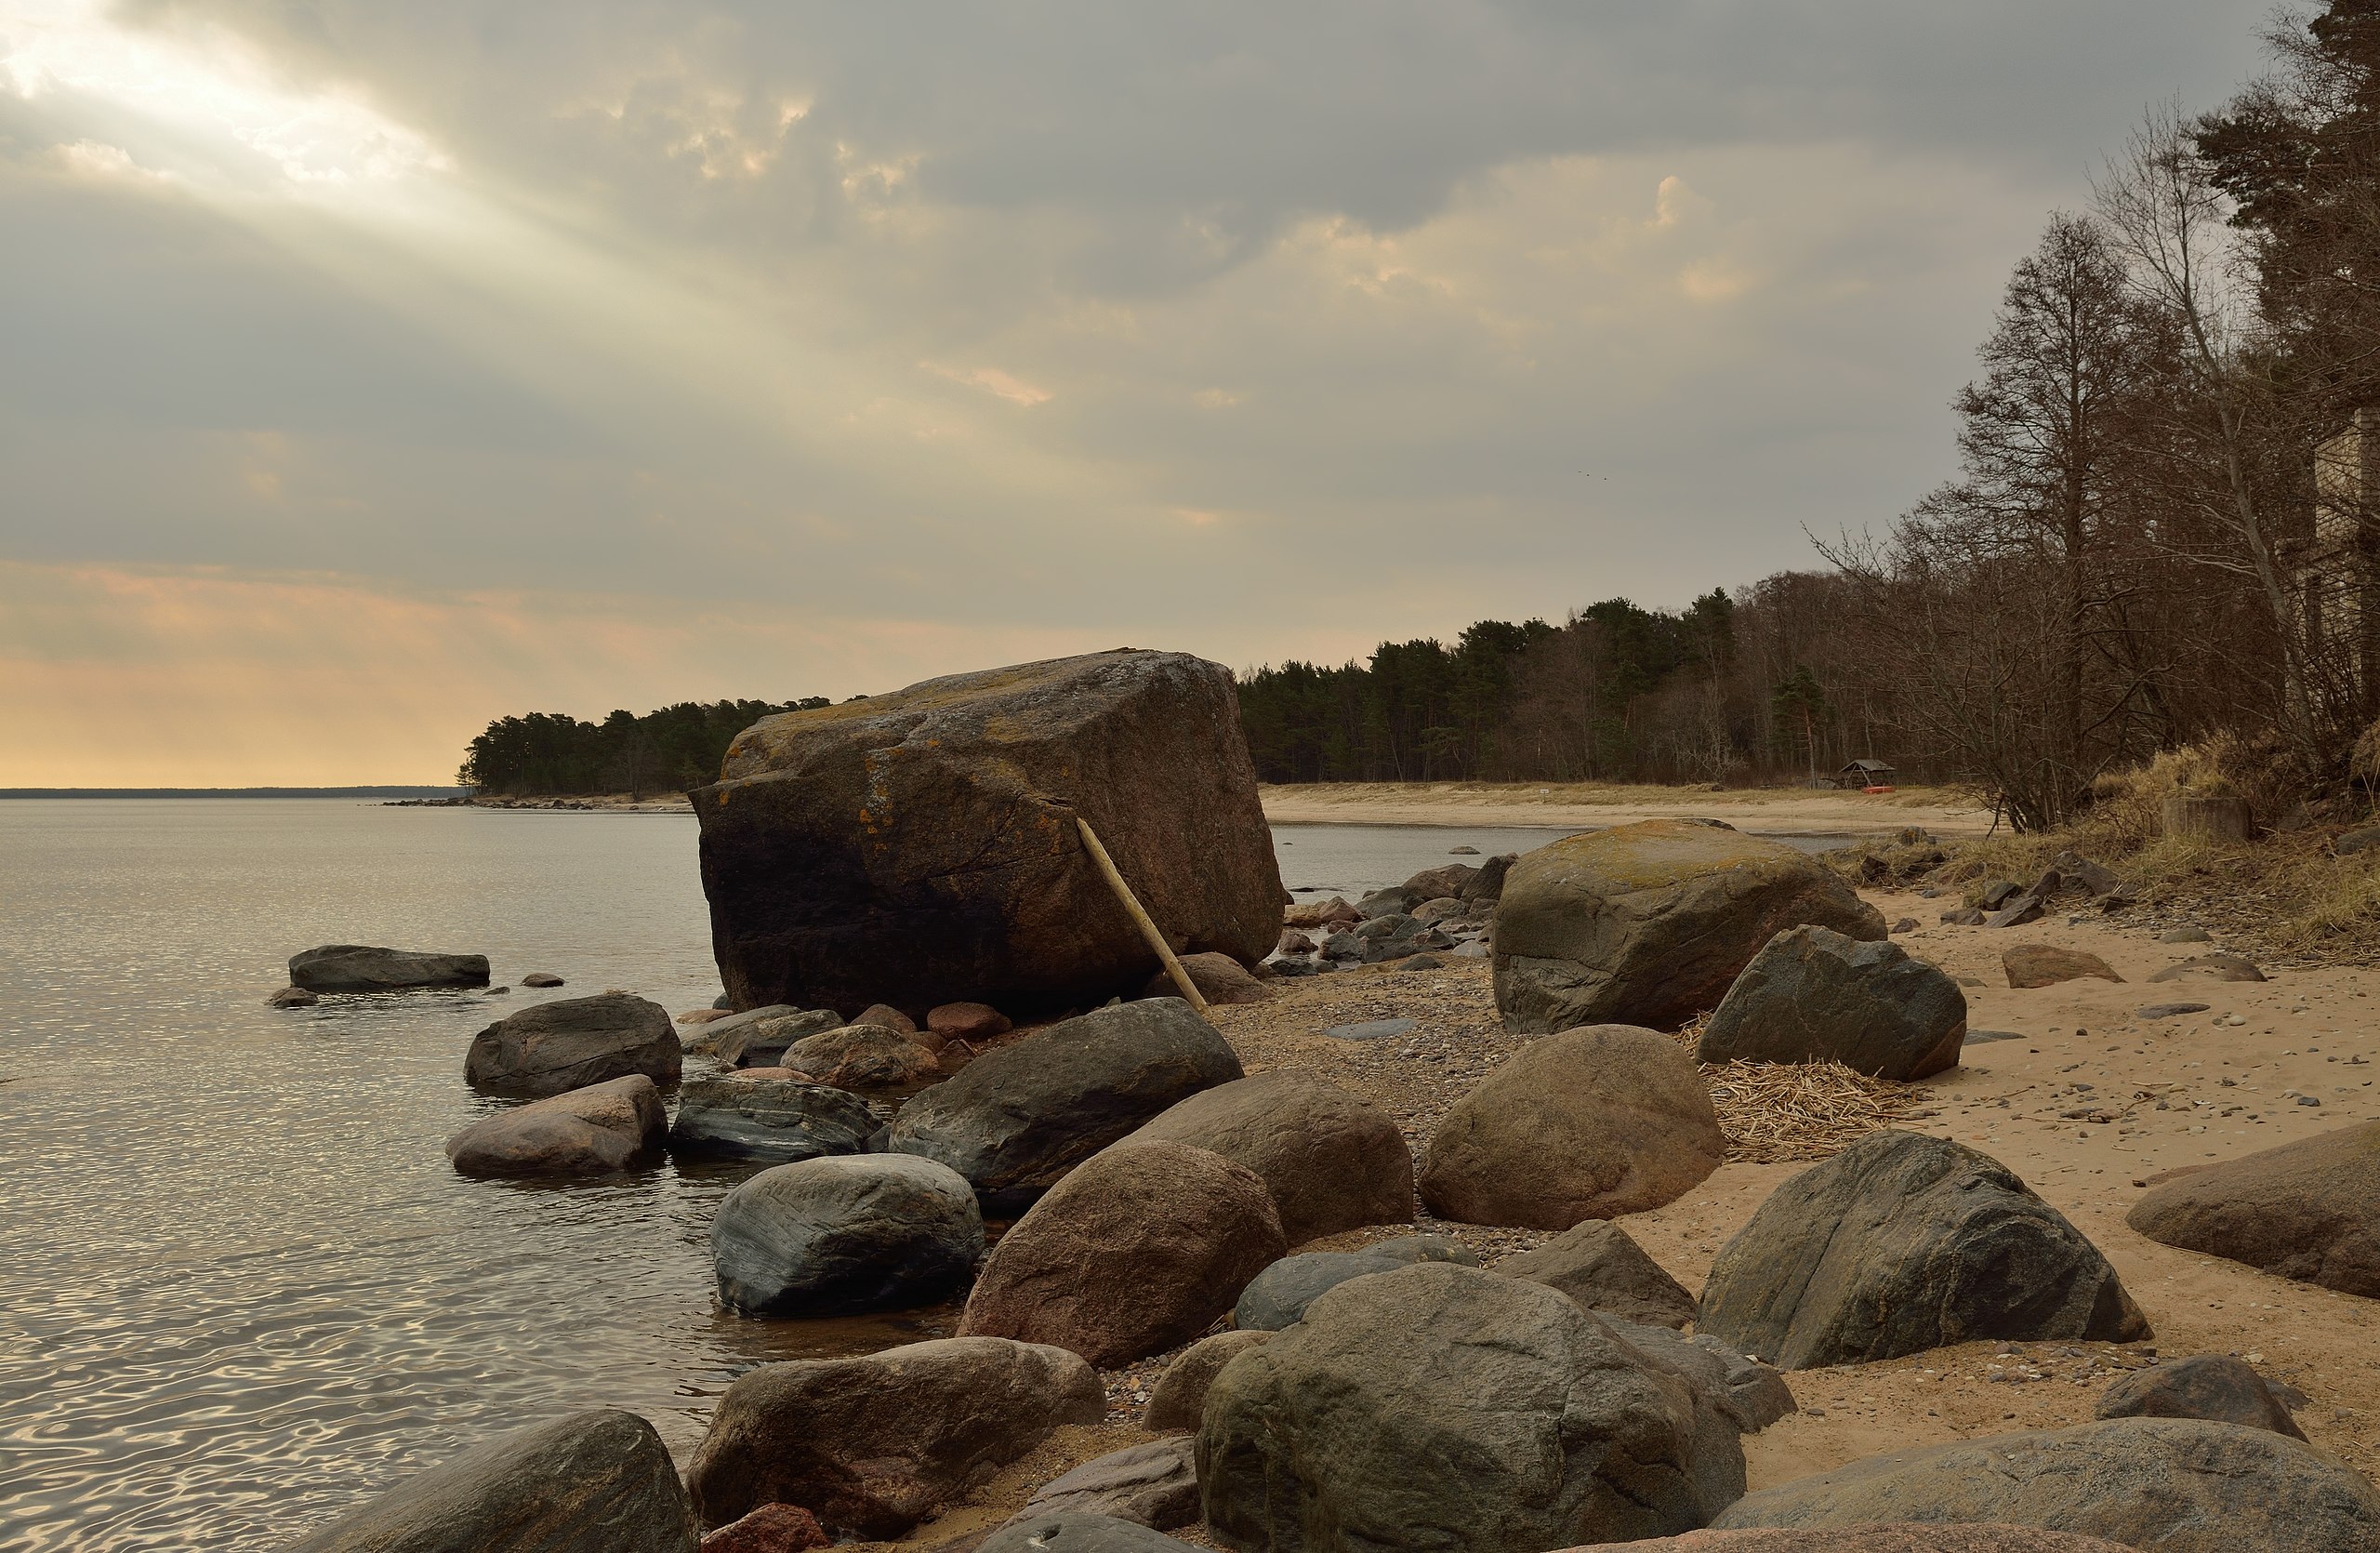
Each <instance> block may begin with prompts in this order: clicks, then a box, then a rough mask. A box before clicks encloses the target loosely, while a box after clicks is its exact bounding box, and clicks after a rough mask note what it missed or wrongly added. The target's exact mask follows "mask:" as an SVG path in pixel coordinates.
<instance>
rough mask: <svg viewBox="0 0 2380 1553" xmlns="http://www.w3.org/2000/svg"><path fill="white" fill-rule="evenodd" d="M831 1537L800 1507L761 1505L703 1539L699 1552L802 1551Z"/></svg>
mask: <svg viewBox="0 0 2380 1553" xmlns="http://www.w3.org/2000/svg"><path fill="white" fill-rule="evenodd" d="M834 1540H835V1539H834V1538H832V1537H830V1536H828V1535H827V1534H826V1532H825V1530H824V1529H823V1528H821V1527H820V1526H819V1524H818V1518H817V1517H816V1516H814V1515H812V1514H811V1513H810V1512H809V1511H808V1510H805V1509H803V1508H802V1507H800V1506H799V1505H763V1506H761V1507H760V1508H759V1509H757V1510H754V1511H753V1512H752V1513H751V1514H750V1515H747V1516H746V1517H745V1518H744V1519H743V1520H733V1521H730V1522H728V1523H727V1524H726V1525H724V1526H721V1528H720V1529H719V1530H718V1531H716V1532H713V1533H711V1534H710V1535H708V1536H707V1537H705V1538H703V1546H702V1553H805V1550H806V1549H809V1548H813V1547H826V1546H831V1545H832V1544H833V1542H834Z"/></svg>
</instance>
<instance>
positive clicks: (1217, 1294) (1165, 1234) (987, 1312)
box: [959, 1142, 1283, 1369]
mask: <svg viewBox="0 0 2380 1553" xmlns="http://www.w3.org/2000/svg"><path fill="white" fill-rule="evenodd" d="M1282 1249H1283V1248H1282V1242H1281V1221H1280V1217H1279V1215H1276V1213H1275V1212H1274V1209H1273V1199H1272V1195H1271V1194H1270V1193H1269V1192H1267V1191H1266V1190H1265V1189H1264V1183H1263V1181H1262V1180H1260V1179H1259V1178H1258V1177H1257V1175H1256V1174H1255V1173H1254V1172H1252V1171H1250V1170H1249V1169H1247V1168H1246V1167H1245V1166H1242V1165H1236V1164H1234V1163H1232V1162H1231V1161H1229V1160H1226V1159H1224V1158H1223V1156H1222V1155H1220V1154H1213V1153H1210V1152H1208V1151H1207V1150H1206V1149H1203V1148H1191V1147H1190V1146H1189V1145H1188V1144H1183V1143H1132V1142H1126V1143H1119V1144H1117V1145H1116V1146H1115V1147H1114V1148H1106V1149H1103V1150H1101V1151H1100V1152H1099V1153H1097V1154H1094V1155H1092V1156H1091V1158H1090V1159H1089V1160H1087V1161H1084V1162H1083V1163H1081V1164H1079V1165H1078V1166H1076V1167H1075V1169H1074V1170H1072V1171H1071V1172H1069V1173H1068V1174H1067V1175H1066V1176H1065V1178H1064V1179H1063V1180H1061V1181H1060V1182H1059V1183H1058V1184H1057V1185H1056V1186H1055V1187H1052V1188H1051V1189H1050V1191H1049V1192H1048V1194H1047V1195H1045V1196H1044V1197H1043V1198H1042V1199H1041V1200H1040V1201H1038V1202H1036V1203H1035V1204H1034V1205H1033V1206H1032V1207H1031V1208H1030V1209H1028V1210H1027V1211H1026V1213H1025V1216H1024V1217H1023V1218H1020V1219H1018V1220H1017V1221H1016V1223H1015V1224H1013V1225H1012V1226H1011V1227H1010V1228H1009V1231H1008V1233H1007V1234H1005V1235H1003V1236H1001V1237H1000V1242H999V1244H998V1245H997V1246H995V1247H994V1248H993V1250H992V1254H991V1255H990V1256H989V1257H988V1258H987V1259H986V1260H985V1263H984V1267H983V1270H982V1272H981V1273H980V1274H979V1275H978V1276H977V1278H976V1280H975V1287H974V1290H973V1292H972V1294H969V1295H968V1296H967V1310H966V1313H965V1315H964V1316H962V1317H961V1318H960V1320H959V1334H960V1335H962V1336H986V1337H1012V1338H1015V1339H1017V1340H1019V1341H1021V1342H1027V1343H1048V1344H1051V1345H1053V1346H1055V1347H1062V1348H1066V1349H1070V1350H1072V1351H1073V1352H1075V1353H1078V1354H1080V1355H1082V1356H1083V1357H1084V1358H1085V1359H1087V1360H1089V1361H1091V1362H1092V1363H1093V1364H1096V1365H1099V1366H1100V1367H1102V1368H1103V1369H1105V1368H1112V1367H1114V1366H1116V1365H1118V1364H1125V1363H1129V1362H1131V1361H1133V1360H1135V1359H1140V1358H1143V1357H1144V1356H1146V1355H1148V1354H1153V1353H1157V1352H1160V1351H1162V1350H1164V1349H1166V1348H1170V1347H1173V1346H1174V1345H1175V1344H1177V1343H1183V1342H1187V1341H1188V1340H1189V1339H1191V1338H1193V1337H1196V1336H1197V1335H1198V1334H1200V1333H1202V1332H1204V1331H1206V1330H1207V1328H1208V1327H1210V1326H1211V1325H1212V1324H1214V1321H1215V1318H1216V1317H1218V1316H1220V1315H1222V1314H1223V1312H1224V1311H1226V1310H1229V1309H1230V1308H1231V1307H1232V1302H1233V1301H1234V1300H1236V1299H1237V1298H1238V1297H1239V1292H1240V1290H1242V1289H1243V1288H1245V1287H1247V1285H1248V1281H1249V1280H1250V1279H1251V1278H1254V1277H1255V1276H1256V1275H1257V1273H1259V1272H1260V1271H1262V1270H1263V1268H1264V1266H1265V1265H1266V1264H1267V1263H1269V1262H1271V1261H1273V1260H1274V1259H1276V1257H1278V1256H1279V1255H1280V1254H1281V1252H1282Z"/></svg>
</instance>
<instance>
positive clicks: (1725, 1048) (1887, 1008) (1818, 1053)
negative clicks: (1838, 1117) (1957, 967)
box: [1696, 926, 1967, 1080]
mask: <svg viewBox="0 0 2380 1553" xmlns="http://www.w3.org/2000/svg"><path fill="white" fill-rule="evenodd" d="M1966 1029H1967V999H1966V994H1965V993H1964V992H1962V991H1960V990H1959V984H1958V983H1957V982H1955V981H1953V980H1951V979H1950V977H1949V976H1946V975H1944V974H1943V973H1942V971H1941V970H1940V969H1939V968H1938V967H1937V966H1934V965H1930V964H1928V963H1926V962H1924V961H1923V960H1916V959H1912V958H1911V956H1910V953H1909V951H1908V950H1906V949H1902V948H1901V947H1900V946H1899V945H1898V944H1894V943H1889V942H1884V941H1882V940H1877V939H1859V938H1846V937H1845V936H1843V935H1842V934H1840V933H1837V932H1835V931H1833V930H1832V929H1831V928H1824V927H1811V926H1802V927H1795V928H1788V929H1787V930H1786V931H1784V932H1782V933H1780V934H1778V936H1776V937H1774V938H1772V939H1770V940H1769V941H1768V943H1767V945H1766V947H1765V948H1764V949H1762V950H1761V951H1760V952H1759V953H1758V954H1756V955H1754V956H1753V957H1752V963H1751V964H1749V965H1747V966H1745V967H1744V970H1743V974H1742V975H1741V976H1738V977H1736V981H1735V985H1734V986H1732V987H1730V988H1729V989H1727V995H1726V997H1725V998H1723V999H1721V1000H1720V1002H1719V1007H1718V1009H1717V1010H1716V1011H1715V1012H1714V1013H1713V1014H1712V1015H1711V1019H1710V1022H1709V1023H1708V1024H1706V1025H1705V1026H1704V1027H1703V1029H1702V1042H1701V1047H1700V1050H1699V1051H1698V1052H1697V1053H1696V1055H1697V1057H1698V1058H1699V1060H1701V1061H1703V1062H1776V1063H1793V1062H1839V1063H1841V1064H1843V1065H1844V1066H1845V1068H1848V1069H1852V1070H1853V1071H1854V1072H1858V1073H1865V1074H1867V1075H1868V1076H1869V1077H1870V1078H1875V1079H1897V1080H1906V1079H1923V1078H1926V1077H1929V1076H1930V1075H1932V1074H1935V1073H1939V1072H1941V1071H1942V1070H1943V1069H1946V1068H1955V1067H1957V1066H1958V1062H1959V1043H1960V1042H1961V1041H1962V1040H1963V1039H1964V1037H1965V1035H1966Z"/></svg>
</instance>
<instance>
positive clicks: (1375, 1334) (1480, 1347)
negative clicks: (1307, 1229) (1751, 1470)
mask: <svg viewBox="0 0 2380 1553" xmlns="http://www.w3.org/2000/svg"><path fill="white" fill-rule="evenodd" d="M1697 1422H1698V1420H1697V1407H1696V1400H1695V1397H1694V1393H1693V1389H1692V1387H1689V1386H1688V1385H1687V1384H1686V1383H1685V1382H1684V1381H1682V1380H1680V1379H1679V1378H1677V1377H1675V1376H1673V1375H1671V1374H1667V1373H1665V1372H1664V1371H1662V1370H1661V1369H1660V1368H1659V1367H1658V1366H1657V1365H1655V1364H1653V1363H1652V1362H1651V1361H1649V1360H1648V1359H1647V1358H1646V1356H1645V1355H1644V1354H1643V1353H1641V1352H1639V1351H1638V1350H1637V1349H1635V1348H1633V1347H1630V1346H1629V1345H1628V1344H1627V1343H1625V1342H1623V1341H1622V1340H1621V1339H1620V1337H1618V1336H1617V1335H1616V1334H1614V1333H1613V1332H1612V1331H1611V1329H1610V1328H1609V1327H1607V1326H1606V1325H1605V1324H1604V1323H1603V1322H1601V1321H1597V1320H1596V1319H1595V1318H1594V1317H1593V1316H1591V1315H1589V1314H1588V1313H1587V1312H1586V1311H1584V1310H1581V1309H1580V1308H1579V1307H1578V1306H1577V1305H1575V1304H1573V1303H1572V1302H1571V1301H1570V1300H1568V1299H1567V1298H1566V1297H1564V1296H1563V1295H1561V1294H1556V1293H1555V1292H1554V1290H1552V1289H1548V1288H1546V1287H1544V1286H1543V1285H1541V1284H1535V1283H1530V1282H1527V1281H1524V1280H1521V1279H1514V1278H1500V1277H1498V1276H1496V1275H1495V1274H1493V1273H1489V1272H1482V1271H1479V1270H1478V1269H1476V1268H1460V1267H1451V1266H1448V1265H1445V1264H1442V1263H1424V1264H1420V1265H1417V1266H1414V1267H1409V1268H1399V1269H1398V1270H1396V1271H1395V1272H1389V1273H1382V1274H1381V1275H1379V1276H1378V1277H1372V1278H1362V1279H1357V1280H1355V1281H1352V1282H1348V1283H1344V1284H1342V1285H1341V1286H1340V1287H1338V1288H1336V1289H1333V1290H1332V1291H1330V1292H1329V1294H1325V1295H1323V1296H1322V1298H1320V1299H1318V1300H1316V1302H1315V1304H1314V1306H1313V1307H1312V1308H1311V1309H1309V1310H1308V1311H1307V1313H1306V1319H1305V1320H1304V1321H1301V1322H1300V1323H1298V1324H1297V1325H1296V1326H1294V1327H1291V1328H1289V1330H1288V1331H1286V1332H1281V1333H1276V1334H1274V1335H1273V1336H1272V1337H1271V1338H1270V1339H1268V1340H1267V1341H1265V1342H1264V1343H1263V1345H1261V1346H1259V1347H1253V1348H1250V1349H1249V1350H1247V1351H1245V1352H1243V1353H1241V1354H1239V1355H1238V1356H1237V1357H1236V1358H1235V1359H1233V1360H1232V1361H1231V1362H1230V1363H1228V1364H1226V1365H1224V1366H1223V1373H1222V1374H1218V1375H1217V1376H1216V1377H1215V1378H1214V1381H1213V1383H1212V1385H1211V1386H1210V1387H1209V1389H1208V1392H1207V1402H1206V1410H1205V1414H1204V1417H1203V1419H1202V1421H1201V1423H1200V1425H1199V1428H1198V1437H1197V1439H1198V1482H1199V1488H1200V1492H1201V1494H1202V1495H1203V1498H1204V1501H1205V1506H1206V1513H1207V1523H1208V1526H1209V1528H1210V1530H1211V1531H1212V1533H1214V1535H1215V1537H1216V1538H1217V1540H1219V1541H1220V1542H1222V1543H1223V1545H1224V1546H1227V1547H1232V1548H1238V1549H1248V1550H1254V1549H1281V1550H1287V1549H1300V1550H1308V1553H1342V1550H1343V1553H1354V1550H1356V1549H1368V1550H1377V1549H1394V1548H1415V1549H1420V1548H1456V1547H1460V1548H1465V1549H1472V1550H1476V1553H1540V1550H1541V1549H1545V1548H1554V1547H1567V1546H1573V1545H1576V1544H1580V1543H1604V1542H1622V1541H1625V1540H1627V1539H1628V1538H1630V1537H1648V1536H1665V1535H1669V1534H1672V1533H1677V1532H1682V1531H1686V1530H1687V1529H1688V1528H1690V1527H1693V1526H1697V1525H1700V1524H1701V1523H1702V1522H1703V1520H1704V1519H1705V1514H1706V1512H1705V1507H1704V1505H1703V1502H1702V1490H1701V1488H1700V1487H1699V1484H1698V1477H1699V1475H1701V1474H1700V1473H1699V1468H1701V1467H1704V1466H1705V1464H1702V1463H1699V1462H1698V1460H1697V1452H1698V1450H1715V1451H1719V1452H1721V1453H1723V1454H1724V1453H1728V1452H1732V1453H1733V1454H1734V1461H1733V1470H1734V1472H1735V1473H1736V1475H1737V1478H1738V1480H1739V1481H1740V1478H1741V1473H1742V1470H1743V1464H1742V1447H1741V1444H1740V1442H1739V1441H1738V1440H1736V1439H1735V1437H1734V1435H1733V1434H1732V1433H1727V1434H1726V1437H1725V1438H1724V1439H1717V1438H1702V1437H1700V1436H1699V1433H1698V1428H1697ZM1721 1466H1722V1468H1723V1469H1724V1468H1725V1466H1726V1464H1725V1463H1722V1464H1721Z"/></svg>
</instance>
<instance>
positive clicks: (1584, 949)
mask: <svg viewBox="0 0 2380 1553" xmlns="http://www.w3.org/2000/svg"><path fill="white" fill-rule="evenodd" d="M1804 923H1811V924H1814V925H1816V926H1818V927H1826V928H1832V929H1833V930H1834V931H1836V932H1838V933H1841V934H1844V935H1845V936H1848V937H1852V938H1860V939H1877V938H1883V937H1884V936H1886V935H1885V932H1884V918H1883V917H1881V916H1879V915H1878V914H1877V912H1876V909H1875V908H1874V907H1872V906H1869V905H1867V904H1866V903H1865V902H1863V901H1861V900H1860V898H1859V896H1858V895H1857V894H1856V893H1855V892H1854V891H1853V890H1852V888H1851V886H1850V885H1849V884H1847V883H1844V882H1843V880H1841V879H1840V878H1838V877H1837V876H1836V875H1835V874H1834V873H1833V872H1832V871H1831V870H1830V869H1827V867H1826V866H1825V865H1824V864H1822V863H1820V862H1818V859H1817V858H1815V857H1813V856H1810V855H1809V854H1808V853H1805V852H1803V851H1801V850H1799V849H1798V848H1795V847H1792V846H1788V845H1787V844H1785V843H1783V842H1774V841H1767V840H1764V839H1763V838H1760V837H1757V836H1746V835H1743V834H1740V833H1739V832H1738V831H1736V830H1731V829H1730V828H1728V827H1727V826H1725V825H1721V824H1719V823H1718V822H1717V821H1715V820H1690V819H1657V820H1646V821H1645V822H1643V823H1641V824H1637V825H1622V826H1617V827H1614V828H1613V829H1611V830H1598V831H1593V832H1590V833H1588V834H1586V835H1580V836H1571V837H1569V838H1567V839H1566V840H1563V841H1558V842H1555V843H1553V844H1551V845H1549V846H1541V847H1539V848H1538V849H1537V850H1536V851H1534V852H1529V853H1524V854H1522V856H1521V858H1520V860H1519V861H1518V862H1516V863H1514V865H1513V867H1512V871H1511V872H1510V873H1509V874H1508V875H1507V876H1506V878H1505V881H1504V891H1503V895H1502V896H1501V898H1500V899H1499V900H1498V901H1497V903H1496V920H1495V930H1494V942H1495V980H1496V1007H1497V1010H1498V1011H1499V1012H1500V1013H1501V1014H1502V1015H1503V1017H1504V1024H1505V1026H1506V1028H1508V1029H1513V1030H1516V1031H1519V1032H1522V1033H1525V1034H1542V1033H1544V1032H1546V1031H1549V1030H1560V1029H1569V1028H1571V1027H1572V1026H1574V1025H1601V1024H1630V1025H1646V1026H1650V1027H1653V1028H1655V1029H1675V1028H1676V1027H1677V1026H1679V1025H1682V1024H1684V1023H1686V1021H1687V1020H1689V1019H1691V1018H1693V1017H1694V1016H1695V1015H1698V1014H1701V1013H1703V1012H1704V1011H1706V1010H1708V1009H1712V1008H1715V1007H1717V1006H1718V1003H1719V1000H1720V999H1721V998H1722V997H1724V996H1726V991H1727V989H1728V987H1729V986H1730V985H1731V984H1732V983H1733V982H1734V981H1735V979H1736V977H1737V976H1738V975H1739V974H1740V973H1741V972H1742V970H1743V968H1744V967H1745V966H1746V965H1748V964H1750V963H1751V962H1752V956H1754V955H1756V954H1758V953H1759V952H1760V950H1761V948H1762V946H1763V945H1765V944H1766V943H1767V942H1768V941H1769V940H1770V939H1771V938H1774V937H1776V936H1777V935H1778V934H1779V933H1781V932H1783V931H1785V930H1786V929H1787V928H1792V927H1800V926H1801V925H1803V924H1804Z"/></svg>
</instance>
